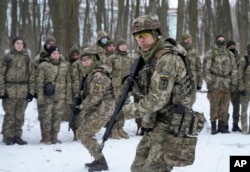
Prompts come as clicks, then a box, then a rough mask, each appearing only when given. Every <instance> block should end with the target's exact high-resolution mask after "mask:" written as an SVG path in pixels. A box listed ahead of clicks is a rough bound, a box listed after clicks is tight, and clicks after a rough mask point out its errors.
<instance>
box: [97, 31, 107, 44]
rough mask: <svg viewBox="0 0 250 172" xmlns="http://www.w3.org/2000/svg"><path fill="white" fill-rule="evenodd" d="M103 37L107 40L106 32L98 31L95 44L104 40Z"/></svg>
mask: <svg viewBox="0 0 250 172" xmlns="http://www.w3.org/2000/svg"><path fill="white" fill-rule="evenodd" d="M104 37H107V38H108V39H109V35H108V33H107V32H105V31H103V30H102V31H99V32H98V33H97V42H98V41H100V40H101V39H102V38H104Z"/></svg>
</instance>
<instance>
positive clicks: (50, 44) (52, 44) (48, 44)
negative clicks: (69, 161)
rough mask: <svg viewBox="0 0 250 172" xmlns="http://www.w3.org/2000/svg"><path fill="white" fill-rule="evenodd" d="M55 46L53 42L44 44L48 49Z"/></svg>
mask: <svg viewBox="0 0 250 172" xmlns="http://www.w3.org/2000/svg"><path fill="white" fill-rule="evenodd" d="M55 45H56V43H55V42H48V43H47V44H46V48H47V49H49V47H51V46H55Z"/></svg>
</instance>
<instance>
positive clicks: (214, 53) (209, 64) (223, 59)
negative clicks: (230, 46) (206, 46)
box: [203, 45, 237, 91]
mask: <svg viewBox="0 0 250 172" xmlns="http://www.w3.org/2000/svg"><path fill="white" fill-rule="evenodd" d="M203 76H204V79H205V81H206V83H207V88H208V90H212V89H215V88H227V89H231V88H233V87H234V88H236V86H237V66H236V63H235V59H234V55H233V54H232V53H231V52H230V51H229V50H227V49H226V47H222V48H218V46H216V45H215V46H214V47H213V48H212V50H210V51H208V52H207V53H206V56H205V58H204V62H203ZM231 91H232V90H231Z"/></svg>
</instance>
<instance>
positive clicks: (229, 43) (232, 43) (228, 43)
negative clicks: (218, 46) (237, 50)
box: [227, 40, 236, 48]
mask: <svg viewBox="0 0 250 172" xmlns="http://www.w3.org/2000/svg"><path fill="white" fill-rule="evenodd" d="M231 45H236V43H235V42H234V41H233V40H229V41H227V48H228V47H230V46H231Z"/></svg>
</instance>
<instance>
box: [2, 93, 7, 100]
mask: <svg viewBox="0 0 250 172" xmlns="http://www.w3.org/2000/svg"><path fill="white" fill-rule="evenodd" d="M7 98H9V96H8V94H7V93H4V95H3V96H2V95H1V96H0V99H7Z"/></svg>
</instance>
